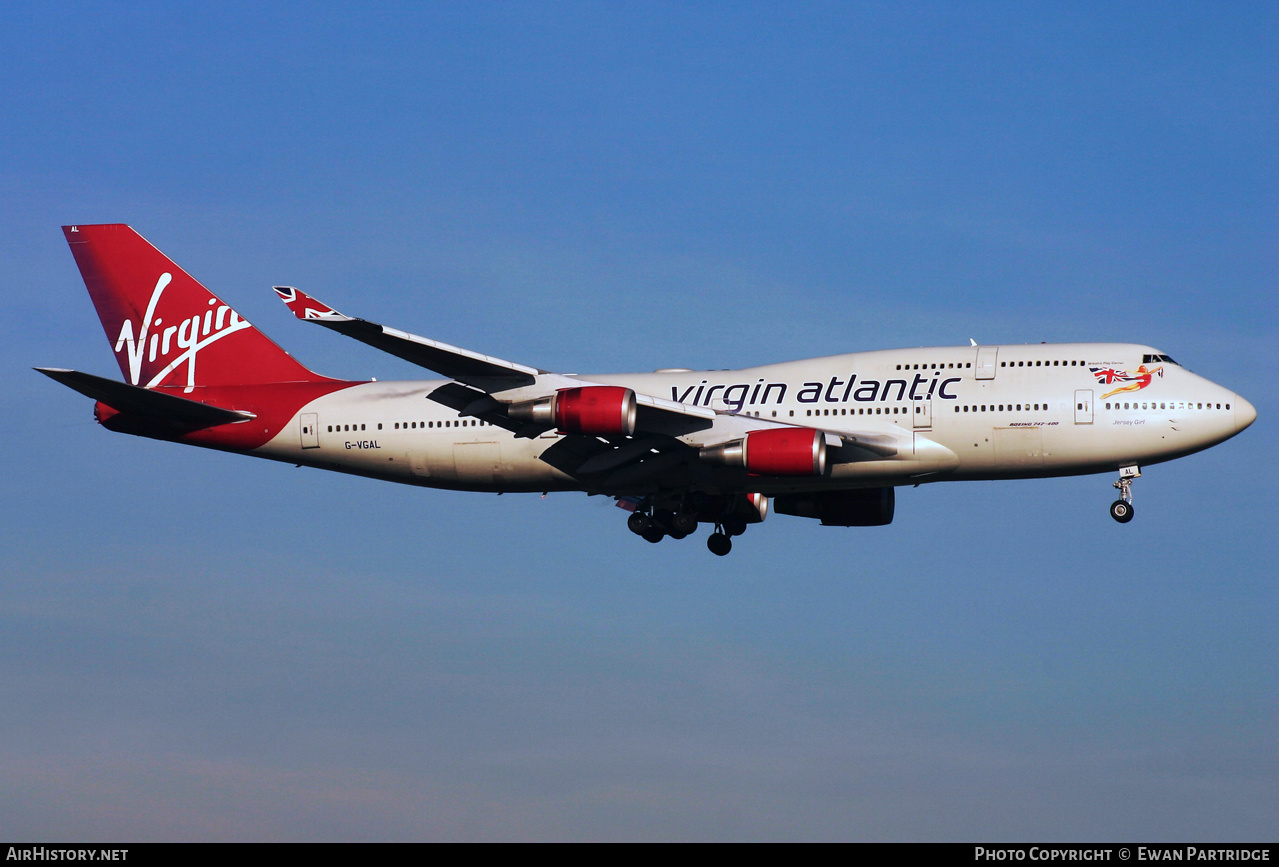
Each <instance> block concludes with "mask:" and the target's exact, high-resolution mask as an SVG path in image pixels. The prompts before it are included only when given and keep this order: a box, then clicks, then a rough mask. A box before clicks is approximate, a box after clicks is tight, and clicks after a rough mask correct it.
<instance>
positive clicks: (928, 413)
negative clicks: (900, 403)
mask: <svg viewBox="0 0 1279 867" xmlns="http://www.w3.org/2000/svg"><path fill="white" fill-rule="evenodd" d="M913 403H914V404H915V430H923V429H927V428H930V427H932V426H933V402H932V401H931V400H929V399H928V398H924V399H923V400H916V401H913Z"/></svg>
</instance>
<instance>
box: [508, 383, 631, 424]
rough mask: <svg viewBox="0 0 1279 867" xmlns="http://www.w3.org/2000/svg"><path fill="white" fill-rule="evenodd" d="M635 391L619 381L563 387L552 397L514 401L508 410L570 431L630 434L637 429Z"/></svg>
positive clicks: (515, 415) (513, 415) (512, 415)
mask: <svg viewBox="0 0 1279 867" xmlns="http://www.w3.org/2000/svg"><path fill="white" fill-rule="evenodd" d="M636 409H637V404H636V402H635V392H634V391H632V390H631V389H629V388H623V387H621V386H618V385H585V386H582V387H580V388H562V389H560V390H559V391H557V392H556V393H555V394H553V395H551V396H550V397H542V398H538V399H537V400H528V401H524V402H523V403H513V404H511V405H510V406H509V407H508V408H507V410H506V414H507V415H508V416H509V417H510V418H513V419H515V420H516V421H526V422H533V423H538V424H546V425H552V424H553V425H555V427H556V428H557V429H559V430H560V431H562V432H564V433H570V434H589V435H592V436H618V435H625V436H630V435H631V434H633V433H635V413H636Z"/></svg>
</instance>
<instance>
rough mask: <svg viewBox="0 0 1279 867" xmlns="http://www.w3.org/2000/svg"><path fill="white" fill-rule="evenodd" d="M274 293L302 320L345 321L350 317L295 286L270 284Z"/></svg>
mask: <svg viewBox="0 0 1279 867" xmlns="http://www.w3.org/2000/svg"><path fill="white" fill-rule="evenodd" d="M271 288H272V289H274V290H275V294H276V295H279V296H280V300H281V301H283V302H284V306H286V307H288V308H289V309H290V310H292V311H293V315H294V316H296V317H297V318H298V319H302V320H307V319H310V320H316V319H321V320H329V321H334V320H337V321H347V320H349V319H350V318H351V317H349V316H343V315H342V314H341V313H339V312H337V311H336V310H334V309H333V308H332V307H330V306H329V305H327V304H325V303H324V302H322V301H317V300H316V299H315V298H312V297H311V296H310V295H307V294H306V293H305V292H303V291H302V290H301V289H298V288H297V287H296V286H272V287H271Z"/></svg>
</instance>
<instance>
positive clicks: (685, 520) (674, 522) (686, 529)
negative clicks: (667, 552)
mask: <svg viewBox="0 0 1279 867" xmlns="http://www.w3.org/2000/svg"><path fill="white" fill-rule="evenodd" d="M670 528H671V535H672V536H674V535H675V534H676V533H678V534H679V537H680V538H681V539H682V538H683V537H685V536H687V535H688V534H689V533H693V532H695V531H696V530H697V518H696V516H694V515H692V514H690V513H689V512H676V513H675V514H673V515H671V518H670Z"/></svg>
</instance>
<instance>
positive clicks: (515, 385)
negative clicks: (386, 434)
mask: <svg viewBox="0 0 1279 867" xmlns="http://www.w3.org/2000/svg"><path fill="white" fill-rule="evenodd" d="M272 288H274V289H275V293H276V294H277V295H279V296H280V300H282V301H283V302H284V303H285V305H286V306H287V307H288V308H289V309H290V310H292V311H293V315H294V316H296V317H297V318H298V319H301V320H303V321H305V322H314V323H316V324H318V325H323V326H324V327H325V328H329V329H331V330H333V331H336V332H338V333H339V334H345V335H346V336H347V337H350V338H352V339H355V340H358V341H360V342H361V343H367V344H368V345H369V346H372V347H375V348H377V349H381V350H382V351H383V352H389V353H390V354H391V355H394V356H396V357H398V358H402V359H404V360H405V361H408V362H410V363H412V364H416V365H418V366H419V367H425V368H426V369H427V370H432V371H435V372H436V373H438V374H441V375H443V376H446V377H448V378H449V379H452V380H455V381H456V382H457V383H462V385H460V386H457V385H453V384H450V385H448V386H444V387H443V388H440V389H437V390H436V392H434V393H433V394H432V395H431V397H432V399H434V400H436V401H437V402H439V403H443V404H444V405H445V406H449V407H452V408H454V409H457V410H458V411H459V412H461V413H462V414H464V415H475V416H476V417H478V418H483V419H485V420H486V421H489V422H491V423H494V424H500V426H502V427H507V428H508V429H510V430H516V431H517V432H521V435H532V436H536V433H531V431H532V428H530V427H529V426H528V425H525V424H520V423H518V422H514V421H511V422H509V423H507V422H505V405H506V404H509V403H512V402H515V401H517V400H530V399H536V398H538V397H543V396H546V395H550V394H553V393H555V392H556V391H557V390H560V389H565V388H580V387H582V386H590V385H595V383H591V382H588V381H586V380H583V379H581V378H579V377H574V376H566V375H564V374H558V373H551V372H549V371H545V370H540V369H538V368H535V367H528V366H526V365H523V364H517V363H516V362H514V361H506V360H504V359H501V358H494V357H493V356H491V355H482V354H480V353H478V352H472V351H471V350H469V349H462V348H461V347H457V346H450V345H449V344H447V343H441V342H440V341H438V340H431V339H429V338H426V337H420V336H418V335H416V334H410V333H409V332H407V331H400V330H398V329H395V328H388V327H386V326H385V325H379V324H377V323H376V322H369V321H368V320H366V319H356V318H354V317H351V316H346V315H344V314H342V313H339V312H338V311H336V310H334V309H333V308H332V307H330V306H328V305H327V304H325V303H323V302H321V301H318V300H316V299H315V298H313V297H311V296H310V295H307V294H306V293H305V292H303V291H301V290H300V289H297V288H295V287H293V286H275V287H272ZM498 393H500V394H502V400H500V401H499V400H495V399H493V398H492V397H490V395H493V394H498ZM486 397H487V398H488V399H487V400H485V398H486ZM635 402H636V404H637V408H638V412H639V420H640V423H641V424H642V425H644V426H645V427H648V428H658V429H661V430H663V431H667V432H669V431H671V430H673V429H677V428H685V429H688V430H697V429H703V428H707V427H710V426H711V424H712V423H713V422H714V420H715V417H716V412H715V410H713V409H710V408H709V407H699V406H692V405H690V404H686V403H680V402H679V401H674V400H668V399H666V398H662V397H657V396H655V395H650V394H642V393H639V392H636V394H635ZM481 413H483V414H481ZM495 417H500V418H501V419H502V421H499V420H497V418H495ZM548 427H549V426H546V425H543V426H541V427H540V428H538V432H540V431H542V430H547V429H548Z"/></svg>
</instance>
